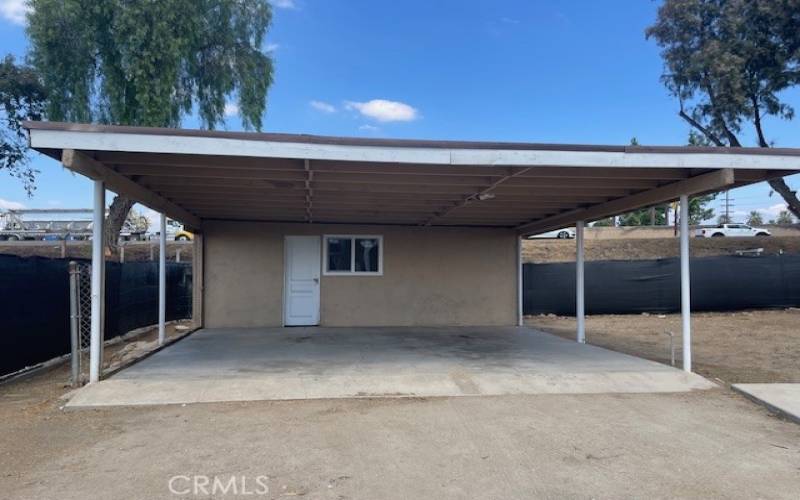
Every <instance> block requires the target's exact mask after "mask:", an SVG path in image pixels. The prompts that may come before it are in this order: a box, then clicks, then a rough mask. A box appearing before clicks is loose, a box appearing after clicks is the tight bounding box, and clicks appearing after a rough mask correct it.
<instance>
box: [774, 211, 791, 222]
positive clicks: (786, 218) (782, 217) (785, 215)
mask: <svg viewBox="0 0 800 500" xmlns="http://www.w3.org/2000/svg"><path fill="white" fill-rule="evenodd" d="M775 223H776V224H778V225H781V226H788V225H789V224H794V218H793V217H792V214H791V213H789V211H788V210H781V211H780V213H779V214H778V217H777V218H776V219H775Z"/></svg>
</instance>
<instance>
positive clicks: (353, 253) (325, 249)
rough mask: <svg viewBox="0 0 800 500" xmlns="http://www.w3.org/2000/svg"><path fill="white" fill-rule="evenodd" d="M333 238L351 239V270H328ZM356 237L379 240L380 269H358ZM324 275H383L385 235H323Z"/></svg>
mask: <svg viewBox="0 0 800 500" xmlns="http://www.w3.org/2000/svg"><path fill="white" fill-rule="evenodd" d="M331 238H340V239H350V240H351V241H352V243H351V244H350V271H329V270H328V264H329V262H328V240H329V239H331ZM356 239H374V240H378V271H377V272H372V271H356V270H355V269H356V251H355V249H356V242H355V240H356ZM322 275H323V276H383V236H382V235H380V234H325V235H323V236H322Z"/></svg>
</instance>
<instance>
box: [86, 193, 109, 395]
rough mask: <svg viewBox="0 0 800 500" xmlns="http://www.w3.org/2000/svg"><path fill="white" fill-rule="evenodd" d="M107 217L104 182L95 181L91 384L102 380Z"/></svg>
mask: <svg viewBox="0 0 800 500" xmlns="http://www.w3.org/2000/svg"><path fill="white" fill-rule="evenodd" d="M105 216H106V187H105V184H104V183H103V181H94V211H93V213H92V303H91V306H92V318H91V327H90V330H89V332H90V338H89V383H93V382H97V381H98V380H100V367H101V365H102V359H101V357H102V355H103V350H102V344H103V322H104V318H103V310H104V309H105V308H104V307H103V301H104V300H105V297H104V296H103V274H104V273H103V271H104V269H105V265H106V262H105V254H104V253H103V226H104V224H105Z"/></svg>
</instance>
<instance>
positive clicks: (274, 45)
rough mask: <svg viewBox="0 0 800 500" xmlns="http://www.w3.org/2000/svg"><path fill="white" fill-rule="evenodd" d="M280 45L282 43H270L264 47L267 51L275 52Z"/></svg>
mask: <svg viewBox="0 0 800 500" xmlns="http://www.w3.org/2000/svg"><path fill="white" fill-rule="evenodd" d="M278 47H280V45H279V44H277V43H268V44H267V46H266V47H264V49H265V50H266V51H267V52H275V51H276V50H278Z"/></svg>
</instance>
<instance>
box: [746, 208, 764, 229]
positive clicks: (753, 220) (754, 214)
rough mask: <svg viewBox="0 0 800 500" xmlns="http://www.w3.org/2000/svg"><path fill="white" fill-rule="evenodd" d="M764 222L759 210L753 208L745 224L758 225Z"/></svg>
mask: <svg viewBox="0 0 800 500" xmlns="http://www.w3.org/2000/svg"><path fill="white" fill-rule="evenodd" d="M763 223H764V219H763V218H762V217H761V212H759V211H758V210H753V211H751V212H750V214H749V215H748V216H747V224H748V225H750V226H760V225H761V224H763Z"/></svg>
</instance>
